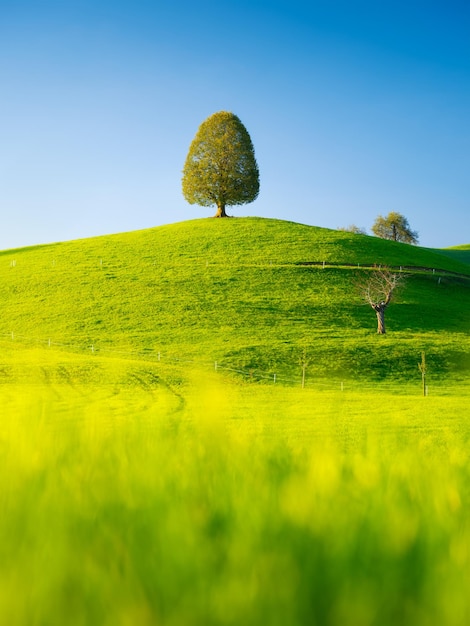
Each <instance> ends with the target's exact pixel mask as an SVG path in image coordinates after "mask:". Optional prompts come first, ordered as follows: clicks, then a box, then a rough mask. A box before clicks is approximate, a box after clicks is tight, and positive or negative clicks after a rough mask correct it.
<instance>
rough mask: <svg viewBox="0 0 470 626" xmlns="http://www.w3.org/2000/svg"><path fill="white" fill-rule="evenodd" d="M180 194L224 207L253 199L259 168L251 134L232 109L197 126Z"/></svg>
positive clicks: (222, 213) (192, 200) (219, 209)
mask: <svg viewBox="0 0 470 626" xmlns="http://www.w3.org/2000/svg"><path fill="white" fill-rule="evenodd" d="M182 187H183V195H184V197H185V198H186V200H187V201H188V202H189V203H190V204H199V205H201V206H213V205H215V206H216V207H217V212H216V214H215V216H214V217H227V214H226V212H225V208H226V207H227V206H233V205H238V204H247V203H248V202H253V200H255V199H256V198H257V197H258V194H259V171H258V164H257V163H256V158H255V151H254V148H253V144H252V142H251V138H250V135H249V134H248V131H247V130H246V128H245V126H244V125H243V124H242V122H241V121H240V119H239V118H238V117H237V116H236V115H234V114H233V113H229V112H227V111H219V112H218V113H214V114H213V115H211V116H210V117H208V118H207V119H206V120H205V121H204V122H202V124H201V125H200V126H199V129H198V131H197V133H196V136H195V137H194V139H193V141H192V143H191V145H190V147H189V152H188V156H187V157H186V162H185V165H184V169H183V180H182Z"/></svg>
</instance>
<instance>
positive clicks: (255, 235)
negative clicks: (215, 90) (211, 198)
mask: <svg viewBox="0 0 470 626" xmlns="http://www.w3.org/2000/svg"><path fill="white" fill-rule="evenodd" d="M374 265H388V266H393V267H396V268H397V271H402V272H403V273H404V274H405V275H406V280H405V282H404V286H403V288H402V289H401V291H400V292H399V293H398V294H397V297H396V298H395V300H394V302H393V303H392V305H391V306H390V308H389V309H388V310H387V318H386V319H387V326H388V332H387V335H385V336H378V335H377V334H376V332H375V330H376V322H375V314H374V312H373V311H372V310H371V309H370V307H367V306H365V305H364V304H363V302H362V301H361V299H360V297H359V296H358V295H357V294H356V292H355V289H354V285H355V281H356V279H357V276H358V275H360V274H361V273H365V272H370V271H373V266H374ZM400 268H401V270H400ZM0 281H1V285H2V299H1V305H0V307H1V309H0V311H1V315H0V347H1V353H0V354H1V356H0V407H1V424H2V427H1V430H0V469H1V471H0V481H1V488H0V498H1V500H0V502H1V504H0V623H1V624H8V625H12V626H15V625H21V626H23V625H30V624H31V625H41V626H42V625H48V626H49V625H50V626H55V625H63V624H71V625H75V624H76V625H82V624H83V625H85V624H86V625H88V624H99V625H101V624H104V625H108V624H109V625H113V626H114V625H121V624H122V625H139V626H140V625H141V624H142V625H144V626H146V625H165V626H167V625H170V626H180V625H184V626H185V625H189V626H192V625H194V626H196V625H197V626H199V625H209V626H210V625H214V626H216V625H217V626H218V625H234V626H235V625H238V624H247V625H261V624H263V625H264V624H270V625H271V624H273V625H277V624H279V625H282V626H286V625H287V626H301V625H304V624H308V625H319V626H323V625H327V626H329V625H331V626H333V625H334V626H362V625H364V626H366V625H371V626H372V625H374V626H375V625H377V626H379V625H380V626H388V625H390V626H392V625H393V626H396V625H397V624H400V625H402V624H403V625H410V626H425V625H426V626H429V625H432V626H434V625H442V624H445V625H446V626H447V625H449V626H461V625H463V624H466V623H468V622H469V621H470V601H469V600H468V598H467V596H468V594H467V593H466V589H468V588H469V586H470V525H469V515H468V511H469V505H470V490H469V485H470V464H469V453H468V450H469V443H470V442H469V439H470V425H469V421H468V406H469V400H470V386H469V380H470V357H469V354H470V336H469V321H470V317H469V310H470V264H469V258H468V246H467V247H465V246H462V247H461V248H459V249H448V250H428V249H424V248H417V247H412V246H407V245H404V244H397V243H394V242H387V241H382V240H379V239H376V238H372V237H367V236H362V235H354V234H351V233H346V232H340V231H330V230H326V229H320V228H314V227H309V226H304V225H301V224H295V223H290V222H283V221H279V220H266V219H256V218H237V219H230V220H210V219H209V220H193V221H189V222H183V223H181V224H173V225H169V226H165V227H159V228H155V229H150V230H146V231H141V232H134V233H124V234H120V235H110V236H106V237H100V238H95V239H88V240H81V241H72V242H64V243H57V244H51V245H46V246H37V247H33V248H25V249H20V250H8V251H4V252H1V253H0ZM423 352H424V353H425V355H426V364H427V373H426V385H427V392H428V395H427V396H426V397H424V396H423V391H422V380H421V373H420V371H419V369H418V363H419V362H420V361H421V355H422V353H423ZM302 367H303V368H304V373H305V381H304V382H305V384H304V388H302V385H301V381H302Z"/></svg>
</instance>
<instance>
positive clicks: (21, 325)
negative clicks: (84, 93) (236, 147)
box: [0, 218, 470, 380]
mask: <svg viewBox="0 0 470 626" xmlns="http://www.w3.org/2000/svg"><path fill="white" fill-rule="evenodd" d="M323 261H325V263H326V264H333V265H334V266H333V267H330V266H328V265H327V266H326V267H325V269H323V268H322V266H308V265H299V264H302V263H311V262H320V263H322V262H323ZM374 263H377V264H387V265H394V266H415V267H416V266H419V267H427V268H433V269H437V270H446V271H448V272H460V273H461V274H462V275H464V276H465V275H467V276H470V269H469V266H468V265H465V264H464V263H460V262H458V261H456V260H455V259H449V258H447V257H446V256H444V255H442V254H440V253H439V252H437V251H430V250H427V249H423V248H417V247H414V246H408V245H405V244H398V243H395V242H389V241H384V240H381V239H377V238H374V237H367V236H362V235H355V234H351V233H346V232H341V231H331V230H326V229H321V228H314V227H310V226H303V225H301V224H295V223H292V222H283V221H280V220H268V219H256V218H242V219H230V220H212V219H202V220H193V221H189V222H183V223H180V224H173V225H170V226H165V227H159V228H156V229H150V230H146V231H140V232H134V233H125V234H121V235H112V236H107V237H99V238H95V239H89V240H81V241H74V242H66V243H60V244H55V245H50V246H42V247H37V248H28V249H24V250H16V251H8V252H4V253H2V255H1V256H0V279H1V282H2V285H3V298H2V303H1V313H2V315H1V316H0V337H4V338H6V337H8V336H9V335H11V333H12V332H13V333H14V337H16V339H17V340H21V339H22V338H23V342H25V343H26V344H28V342H29V344H30V345H31V342H32V341H34V340H38V341H42V342H46V341H48V340H49V339H51V341H53V342H55V343H61V344H67V346H69V347H70V346H73V347H74V349H76V350H77V351H82V352H84V351H86V350H89V349H91V346H94V349H96V350H97V351H101V352H102V353H104V352H105V351H106V350H108V351H109V350H114V351H117V350H121V351H126V352H129V353H133V354H134V355H142V354H146V355H153V356H154V357H155V356H156V355H157V354H158V353H160V354H161V355H163V356H164V357H165V358H176V357H177V358H181V359H193V360H194V359H199V360H201V359H202V360H204V361H206V362H214V361H218V362H219V363H220V364H224V365H225V366H227V367H232V368H235V369H240V368H242V369H245V370H247V371H255V370H256V371H257V372H264V373H267V374H268V375H271V374H272V375H274V374H275V373H276V374H277V375H278V376H284V377H285V378H289V377H292V376H295V375H296V373H297V371H298V362H299V358H301V356H302V355H303V354H304V353H307V354H308V355H309V359H310V361H311V367H312V368H313V370H314V371H315V372H316V375H317V376H322V377H327V378H328V377H331V376H333V377H340V378H356V377H358V376H359V377H362V378H364V377H365V378H368V379H374V380H375V379H377V378H379V379H383V378H387V377H389V376H390V375H391V374H393V376H395V377H396V376H400V375H401V377H402V378H408V377H409V376H410V375H412V372H413V371H414V369H415V368H416V361H417V360H418V361H419V360H420V356H421V351H422V350H426V351H427V352H429V359H430V361H429V363H430V367H431V369H432V370H433V371H434V373H435V375H436V376H448V375H451V376H453V375H455V374H456V373H457V372H459V373H462V372H468V368H469V366H470V365H469V362H468V357H467V355H468V353H469V347H470V346H469V336H468V310H469V306H470V281H469V280H467V279H466V278H464V277H458V276H454V275H452V274H442V273H441V272H438V273H435V274H433V273H432V272H428V273H426V274H423V273H422V272H413V273H410V275H409V278H408V280H407V282H406V286H405V288H404V289H403V291H402V292H401V294H399V295H398V297H397V299H396V302H395V303H394V304H393V306H391V307H390V309H389V311H388V313H387V318H388V319H387V322H388V329H389V332H390V335H389V337H387V338H381V337H377V336H376V335H375V328H376V322H375V314H374V312H373V311H372V310H371V309H370V308H369V307H367V306H364V304H363V302H362V301H361V300H360V298H359V297H358V296H357V294H356V293H355V290H354V280H355V278H356V276H357V274H358V273H359V272H361V271H363V270H361V269H360V268H358V267H357V266H358V265H359V266H366V265H371V264H374ZM12 264H15V265H14V266H12ZM337 264H345V266H342V267H337V266H336V265H337ZM347 265H349V266H347ZM351 266H353V267H351ZM364 271H366V270H364ZM389 347H390V349H389ZM313 370H312V371H313Z"/></svg>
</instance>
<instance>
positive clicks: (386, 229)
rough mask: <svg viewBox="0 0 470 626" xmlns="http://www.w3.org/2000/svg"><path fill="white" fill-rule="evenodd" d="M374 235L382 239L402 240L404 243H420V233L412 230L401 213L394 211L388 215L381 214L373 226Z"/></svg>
mask: <svg viewBox="0 0 470 626" xmlns="http://www.w3.org/2000/svg"><path fill="white" fill-rule="evenodd" d="M371 230H372V232H373V233H374V235H376V236H377V237H381V238H382V239H391V240H392V241H401V242H402V243H411V244H414V245H416V244H417V243H418V233H417V232H416V231H415V230H411V228H410V225H409V224H408V220H407V219H406V217H405V216H404V215H401V213H396V212H395V211H392V212H391V213H389V214H388V215H387V216H386V217H383V216H382V215H379V216H378V217H377V219H376V220H375V222H374V225H373V226H372V228H371Z"/></svg>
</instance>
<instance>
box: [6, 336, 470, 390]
mask: <svg viewBox="0 0 470 626" xmlns="http://www.w3.org/2000/svg"><path fill="white" fill-rule="evenodd" d="M0 341H1V342H3V343H4V344H7V343H8V344H10V346H11V345H12V344H16V345H17V346H19V345H21V346H22V347H23V348H32V347H42V348H46V349H56V350H59V351H61V352H65V353H71V354H81V355H84V356H88V357H89V358H90V359H92V358H95V357H97V356H100V357H105V358H110V359H122V360H133V361H140V362H141V363H142V364H148V365H150V363H151V364H152V366H158V365H159V364H161V365H165V364H167V365H174V366H181V367H183V368H184V367H186V366H191V367H193V368H197V369H198V371H201V370H202V371H204V370H205V371H206V372H209V371H212V372H220V373H227V374H230V375H234V376H236V377H240V378H242V379H244V380H245V381H247V382H253V383H263V384H269V385H279V386H285V387H292V388H295V387H297V388H302V389H303V388H307V389H316V390H318V391H341V392H345V391H352V392H354V391H369V392H393V393H397V391H398V392H399V393H401V394H413V395H415V394H417V395H421V394H422V391H421V389H422V388H421V382H422V379H421V374H420V373H419V371H418V368H417V375H416V379H413V380H409V381H408V382H403V381H400V384H399V385H397V381H396V380H394V381H388V382H387V381H377V382H371V381H370V380H364V379H351V378H350V377H348V378H344V379H343V380H340V379H339V378H338V377H325V376H322V377H319V376H318V375H315V374H314V373H310V372H309V368H308V364H307V363H306V362H302V359H301V358H300V359H299V364H298V365H297V367H295V366H294V365H293V364H292V366H291V368H290V369H291V373H290V374H288V375H286V374H278V373H275V372H272V371H269V372H268V371H264V370H261V369H257V368H252V367H251V368H249V369H247V368H240V367H233V366H231V365H227V364H225V363H221V362H220V361H217V360H212V359H209V358H207V359H204V358H192V357H191V356H189V355H176V354H174V353H170V352H165V351H163V350H156V349H154V348H142V349H140V350H139V349H130V348H128V349H124V348H118V347H110V346H100V345H98V344H96V343H91V342H80V341H78V340H77V341H76V342H70V341H56V340H54V339H52V338H51V337H49V338H47V339H44V338H37V337H29V336H25V335H21V334H17V333H15V332H14V331H11V332H9V333H4V334H0ZM295 371H297V372H298V373H297V374H296V373H295ZM425 392H426V393H425V395H429V385H427V386H426V390H425ZM432 393H433V395H449V388H448V385H447V384H446V381H445V380H440V381H439V383H437V381H436V382H433V387H432ZM469 393H470V390H467V393H464V394H462V393H459V395H467V394H469ZM452 395H453V394H452Z"/></svg>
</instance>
